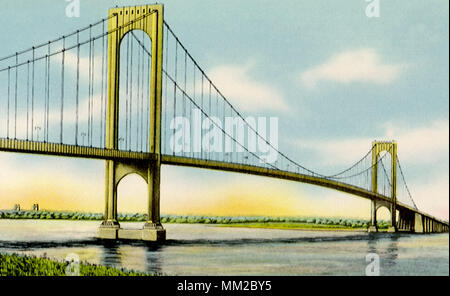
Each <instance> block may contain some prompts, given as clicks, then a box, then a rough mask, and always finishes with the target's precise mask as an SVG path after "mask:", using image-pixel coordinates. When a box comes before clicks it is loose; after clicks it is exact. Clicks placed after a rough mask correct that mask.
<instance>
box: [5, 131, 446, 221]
mask: <svg viewBox="0 0 450 296" xmlns="http://www.w3.org/2000/svg"><path fill="white" fill-rule="evenodd" d="M0 151H8V152H19V153H31V154H42V155H56V156H68V157H82V158H93V159H104V160H108V159H110V160H118V161H120V160H141V161H146V160H147V161H149V160H152V159H155V154H152V153H143V152H133V151H122V150H113V149H104V148H93V147H83V146H74V145H66V144H56V143H42V142H32V141H22V140H12V139H0ZM161 163H162V164H166V165H175V166H187V167H196V168H204V169H213V170H220V171H228V172H237V173H245V174H251V175H257V176H266V177H271V178H277V179H284V180H290V181H296V182H301V183H307V184H312V185H317V186H321V187H325V188H329V189H334V190H338V191H341V192H346V193H349V194H352V195H356V196H359V197H362V198H366V199H370V200H372V199H377V200H382V201H386V202H390V201H391V200H390V198H389V197H386V196H384V195H381V194H377V193H374V192H371V191H367V190H365V189H363V188H359V187H356V186H353V185H349V184H345V183H341V182H337V181H334V180H330V179H325V178H321V177H319V176H310V175H305V174H298V173H292V172H288V171H282V170H276V169H270V168H264V167H259V166H252V165H246V164H237V163H227V162H221V161H211V160H203V159H194V158H188V157H180V156H171V155H161ZM397 208H398V209H403V210H408V211H412V212H415V213H418V214H421V215H423V216H425V217H427V218H429V219H432V220H435V221H437V222H440V223H442V224H445V225H448V223H446V222H443V221H440V220H439V219H437V218H435V217H433V216H431V215H428V214H426V213H423V212H421V211H418V210H416V209H414V208H412V207H410V206H408V205H405V204H403V203H400V202H397Z"/></svg>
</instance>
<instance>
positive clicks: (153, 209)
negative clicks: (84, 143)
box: [98, 160, 166, 241]
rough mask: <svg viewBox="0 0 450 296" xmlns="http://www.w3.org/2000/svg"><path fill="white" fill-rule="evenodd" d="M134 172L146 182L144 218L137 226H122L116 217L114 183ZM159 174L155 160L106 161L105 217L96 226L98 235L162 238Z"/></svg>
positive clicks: (149, 238) (101, 236)
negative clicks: (141, 223)
mask: <svg viewBox="0 0 450 296" xmlns="http://www.w3.org/2000/svg"><path fill="white" fill-rule="evenodd" d="M133 173H135V174H138V175H139V176H141V177H142V178H143V179H144V180H145V181H146V182H147V186H148V208H147V221H146V223H145V224H144V226H143V228H142V229H140V230H135V229H133V230H131V229H128V230H126V229H122V228H120V224H119V222H118V219H117V187H118V185H119V183H120V181H121V180H122V179H123V178H124V177H125V176H127V175H129V174H133ZM160 174H161V164H160V162H159V161H153V162H150V163H147V162H139V161H130V162H118V161H112V160H109V161H107V162H106V174H105V175H106V178H105V218H104V221H103V222H102V224H101V225H100V228H99V230H98V236H99V238H102V239H139V240H145V241H163V240H165V237H166V232H165V229H164V228H163V227H162V225H161V222H160V214H159V213H160V209H159V205H160V192H159V189H160Z"/></svg>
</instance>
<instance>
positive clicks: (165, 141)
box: [152, 28, 169, 153]
mask: <svg viewBox="0 0 450 296" xmlns="http://www.w3.org/2000/svg"><path fill="white" fill-rule="evenodd" d="M152 42H153V41H152ZM165 45H166V54H165V55H164V58H165V59H166V60H165V62H166V63H165V66H164V69H166V70H169V68H168V66H167V64H168V60H169V34H167V28H166V42H165ZM164 78H165V81H164V141H162V142H163V143H164V152H165V153H168V152H169V151H168V149H167V145H166V143H167V130H168V128H169V127H168V126H167V116H168V114H169V110H168V94H167V80H168V79H167V77H166V76H165V77H164ZM154 107H155V106H152V108H154Z"/></svg>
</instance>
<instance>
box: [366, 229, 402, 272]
mask: <svg viewBox="0 0 450 296" xmlns="http://www.w3.org/2000/svg"><path fill="white" fill-rule="evenodd" d="M407 236H408V235H402V234H398V233H392V234H390V233H389V234H382V233H376V234H375V233H374V234H370V235H369V237H368V240H367V253H368V254H369V253H375V254H378V255H379V256H380V263H381V267H382V268H390V267H393V266H394V265H395V264H396V261H397V259H398V251H399V247H398V241H399V238H400V237H407Z"/></svg>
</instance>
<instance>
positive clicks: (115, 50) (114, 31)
mask: <svg viewBox="0 0 450 296" xmlns="http://www.w3.org/2000/svg"><path fill="white" fill-rule="evenodd" d="M163 13H164V11H163V5H161V4H158V5H143V6H130V7H121V8H113V9H110V10H109V26H108V31H109V34H108V105H107V120H106V148H107V149H112V150H117V149H118V142H119V139H118V136H119V73H120V71H119V70H120V69H119V67H120V43H121V41H122V39H123V38H124V36H125V35H126V34H127V33H129V32H131V31H133V30H142V31H144V32H145V33H146V34H147V35H148V37H150V39H151V41H152V48H151V55H152V59H151V75H150V82H149V83H150V92H151V93H150V120H149V122H150V127H149V149H150V150H149V153H150V154H151V155H152V156H153V157H151V160H150V161H117V160H107V161H106V169H105V215H104V221H103V222H102V224H101V226H100V228H99V232H98V235H99V237H100V238H103V239H117V238H121V237H124V238H134V239H142V240H148V241H161V240H165V235H166V233H165V230H164V229H163V227H162V226H161V223H160V206H159V205H160V172H161V157H160V155H161V154H160V153H161V106H162V104H161V96H162V54H163V24H164V22H163V17H164V16H163ZM132 173H136V174H138V175H140V176H142V177H143V178H144V180H145V181H146V182H147V185H148V209H147V210H148V211H147V213H148V218H147V221H146V223H145V225H144V227H143V229H142V230H140V231H139V232H138V233H137V232H133V233H132V234H131V235H130V233H131V231H130V230H128V231H127V230H124V229H121V228H120V225H119V222H118V220H117V186H118V184H119V182H120V180H121V179H122V178H123V177H125V176H126V175H128V174H132ZM130 236H131V237H130Z"/></svg>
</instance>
